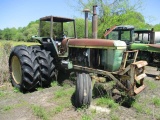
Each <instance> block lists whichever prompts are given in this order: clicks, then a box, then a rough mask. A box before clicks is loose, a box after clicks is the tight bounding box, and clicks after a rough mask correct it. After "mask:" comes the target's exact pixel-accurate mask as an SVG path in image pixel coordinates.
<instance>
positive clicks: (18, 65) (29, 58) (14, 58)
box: [9, 46, 39, 91]
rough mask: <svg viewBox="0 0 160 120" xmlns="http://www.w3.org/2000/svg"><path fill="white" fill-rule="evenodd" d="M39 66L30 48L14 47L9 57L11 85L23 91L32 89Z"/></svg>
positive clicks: (35, 83)
mask: <svg viewBox="0 0 160 120" xmlns="http://www.w3.org/2000/svg"><path fill="white" fill-rule="evenodd" d="M38 68H39V65H38V61H37V58H36V56H35V54H34V52H33V49H32V48H31V47H27V46H16V47H14V48H13V49H12V51H11V54H10V57H9V71H10V77H11V83H12V85H13V86H14V87H16V88H18V89H20V90H21V91H24V90H27V91H29V90H31V89H34V88H35V87H36V85H37V83H38V77H39V70H38Z"/></svg>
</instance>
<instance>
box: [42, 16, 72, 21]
mask: <svg viewBox="0 0 160 120" xmlns="http://www.w3.org/2000/svg"><path fill="white" fill-rule="evenodd" d="M52 18H53V22H71V21H74V19H71V18H64V17H58V16H45V17H42V18H40V21H51V19H52Z"/></svg>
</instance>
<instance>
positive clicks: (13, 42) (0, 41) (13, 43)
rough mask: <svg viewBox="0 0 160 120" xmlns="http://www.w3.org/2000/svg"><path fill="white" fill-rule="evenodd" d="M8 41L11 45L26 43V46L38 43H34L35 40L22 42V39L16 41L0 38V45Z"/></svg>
mask: <svg viewBox="0 0 160 120" xmlns="http://www.w3.org/2000/svg"><path fill="white" fill-rule="evenodd" d="M8 43H9V44H11V45H13V46H17V45H27V46H30V45H39V43H35V42H23V41H19V42H16V41H7V40H0V47H1V46H3V45H4V44H8Z"/></svg>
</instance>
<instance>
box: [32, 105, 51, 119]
mask: <svg viewBox="0 0 160 120" xmlns="http://www.w3.org/2000/svg"><path fill="white" fill-rule="evenodd" d="M31 108H32V110H33V113H34V114H35V115H36V116H37V117H39V118H40V119H42V120H48V119H49V116H48V115H47V112H46V110H45V109H44V108H43V107H42V106H37V105H32V106H31Z"/></svg>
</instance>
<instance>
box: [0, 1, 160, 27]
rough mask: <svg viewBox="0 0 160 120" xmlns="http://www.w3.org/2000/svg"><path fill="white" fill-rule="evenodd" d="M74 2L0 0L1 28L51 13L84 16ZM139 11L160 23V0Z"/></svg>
mask: <svg viewBox="0 0 160 120" xmlns="http://www.w3.org/2000/svg"><path fill="white" fill-rule="evenodd" d="M133 1H134V0H133ZM73 4H74V5H75V4H77V3H76V0H0V29H4V28H7V27H9V28H11V27H16V28H18V27H25V26H27V25H28V24H29V23H30V22H31V21H35V20H38V19H39V18H41V17H44V16H49V15H54V16H61V17H68V18H75V17H76V18H79V17H81V18H82V17H83V15H82V14H81V13H80V12H79V11H76V10H75V8H73V6H72V5H73ZM139 12H141V13H142V14H143V15H144V17H145V20H146V22H147V23H150V24H152V25H155V24H159V23H160V13H159V12H160V0H144V1H143V7H142V9H141V10H139Z"/></svg>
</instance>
